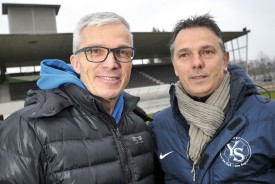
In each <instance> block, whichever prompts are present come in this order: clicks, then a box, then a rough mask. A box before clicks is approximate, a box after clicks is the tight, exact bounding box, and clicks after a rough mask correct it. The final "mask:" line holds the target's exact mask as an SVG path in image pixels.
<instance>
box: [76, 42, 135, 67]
mask: <svg viewBox="0 0 275 184" xmlns="http://www.w3.org/2000/svg"><path fill="white" fill-rule="evenodd" d="M89 48H104V49H106V50H108V53H107V55H106V57H105V59H103V60H102V61H90V60H89V59H88V57H87V51H86V50H87V49H89ZM123 48H130V49H132V50H133V53H132V55H133V56H132V57H131V58H132V59H131V60H130V61H126V62H123V61H119V60H118V59H117V57H116V55H115V51H116V50H118V49H123ZM135 51H136V48H134V47H128V46H123V47H116V48H108V47H103V46H89V47H83V48H81V49H79V50H77V51H76V52H75V53H74V54H75V55H76V54H78V53H80V52H84V54H85V57H86V59H87V61H89V62H92V63H102V62H104V61H105V60H106V59H107V57H108V56H109V54H110V52H113V56H114V58H115V60H116V61H117V62H120V63H130V62H132V61H133V59H134V56H135Z"/></svg>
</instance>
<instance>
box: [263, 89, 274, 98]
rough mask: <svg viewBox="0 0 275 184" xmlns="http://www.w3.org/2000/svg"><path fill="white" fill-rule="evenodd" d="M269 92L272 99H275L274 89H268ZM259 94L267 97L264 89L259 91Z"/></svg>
mask: <svg viewBox="0 0 275 184" xmlns="http://www.w3.org/2000/svg"><path fill="white" fill-rule="evenodd" d="M269 94H270V96H271V98H272V99H275V91H269ZM261 95H263V96H266V97H269V95H268V94H267V92H266V91H264V92H261Z"/></svg>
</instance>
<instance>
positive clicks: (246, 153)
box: [220, 137, 251, 167]
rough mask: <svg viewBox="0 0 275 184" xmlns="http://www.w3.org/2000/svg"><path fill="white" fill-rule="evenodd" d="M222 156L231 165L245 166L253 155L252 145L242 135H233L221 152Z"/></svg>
mask: <svg viewBox="0 0 275 184" xmlns="http://www.w3.org/2000/svg"><path fill="white" fill-rule="evenodd" d="M220 157H221V159H222V161H223V162H224V163H225V164H226V165H227V166H229V167H241V166H244V165H246V164H247V162H248V161H249V159H250V157H251V148H250V145H249V144H248V142H247V141H246V140H244V139H243V138H241V137H233V139H232V140H231V141H230V142H229V143H228V144H227V145H226V146H225V147H224V149H223V150H222V151H221V152H220Z"/></svg>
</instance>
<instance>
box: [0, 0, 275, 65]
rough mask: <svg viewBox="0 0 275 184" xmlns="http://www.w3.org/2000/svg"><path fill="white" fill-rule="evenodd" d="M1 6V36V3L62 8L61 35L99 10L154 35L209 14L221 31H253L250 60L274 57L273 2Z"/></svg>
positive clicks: (125, 0) (1, 18)
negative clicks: (261, 55) (88, 14)
mask: <svg viewBox="0 0 275 184" xmlns="http://www.w3.org/2000/svg"><path fill="white" fill-rule="evenodd" d="M0 3H1V14H0V34H8V33H9V29H8V18H7V15H3V14H2V3H25V4H52V5H61V7H60V10H59V13H58V15H57V17H56V19H57V31H58V33H71V32H73V30H74V27H75V25H76V22H77V21H78V19H79V18H80V17H82V16H83V15H85V14H87V13H92V12H98V11H112V12H115V13H118V14H120V15H122V16H124V17H125V18H126V19H127V20H128V22H129V23H130V26H131V31H133V32H151V31H152V28H153V27H155V28H158V29H160V30H165V31H172V29H173V27H174V25H175V24H176V22H177V21H178V20H180V19H186V18H188V17H189V16H193V15H196V14H197V15H202V14H205V13H208V12H209V13H210V14H212V15H213V16H214V17H215V20H216V21H217V23H218V25H219V26H220V28H221V30H222V31H242V29H243V28H244V27H246V28H247V29H248V30H250V31H251V32H250V33H249V34H248V38H249V39H248V59H249V60H254V59H256V58H257V57H259V55H260V54H261V53H264V54H266V55H267V56H269V57H270V58H271V59H274V58H275V1H274V0H76V1H73V0H70V1H66V0H0ZM240 40H242V39H240ZM243 40H245V39H244V38H243ZM0 44H3V43H0Z"/></svg>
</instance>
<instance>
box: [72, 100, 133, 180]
mask: <svg viewBox="0 0 275 184" xmlns="http://www.w3.org/2000/svg"><path fill="white" fill-rule="evenodd" d="M75 106H76V107H77V109H79V111H80V112H81V113H83V114H84V115H85V116H86V117H87V119H88V120H89V121H90V122H91V124H92V126H93V127H94V128H95V129H97V127H96V126H95V124H94V123H93V121H92V120H91V118H90V117H89V115H94V116H96V117H98V118H100V119H101V120H103V122H104V123H105V124H106V125H107V127H108V128H109V129H110V131H111V132H113V135H114V137H115V139H116V140H117V142H118V149H119V150H120V151H121V152H119V156H120V161H121V165H122V169H123V173H124V176H125V182H126V184H128V183H129V184H130V183H131V182H132V174H131V169H130V166H129V159H128V153H127V150H126V147H125V145H124V141H123V139H122V136H121V133H120V131H119V128H118V127H117V125H116V124H115V123H114V120H113V119H111V118H109V117H108V119H109V120H110V121H111V122H112V124H111V125H110V123H108V122H106V119H105V118H104V117H103V116H98V115H96V114H91V113H89V112H87V111H86V110H85V109H83V108H81V106H79V105H78V104H75Z"/></svg>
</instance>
